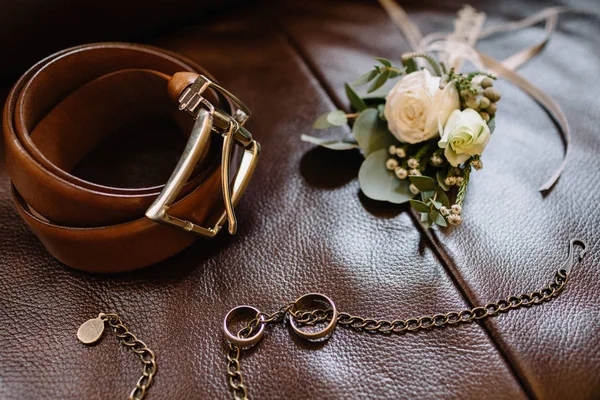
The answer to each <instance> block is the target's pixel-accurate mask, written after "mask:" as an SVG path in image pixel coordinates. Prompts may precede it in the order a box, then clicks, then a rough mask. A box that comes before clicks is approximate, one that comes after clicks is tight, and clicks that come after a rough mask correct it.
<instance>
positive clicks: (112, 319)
mask: <svg viewBox="0 0 600 400" xmlns="http://www.w3.org/2000/svg"><path fill="white" fill-rule="evenodd" d="M100 317H101V318H102V320H104V321H105V322H106V323H107V324H108V325H109V326H110V327H111V328H113V332H114V334H115V336H116V337H117V338H118V339H119V341H120V342H121V343H122V344H123V345H124V346H126V347H127V348H129V349H130V350H131V351H133V352H134V353H136V354H137V355H138V356H139V357H140V360H141V361H142V364H143V365H144V366H143V367H142V376H141V377H140V379H138V381H137V383H136V384H135V388H133V390H132V391H131V393H130V394H129V400H142V399H143V398H144V396H145V395H146V392H147V391H148V388H149V387H150V385H151V384H152V380H153V379H154V375H156V369H157V365H156V356H155V355H154V352H153V351H152V350H150V349H149V348H148V346H146V344H145V343H144V342H142V341H141V340H138V339H137V338H136V337H135V335H134V334H133V333H131V332H129V329H127V328H126V327H125V325H123V322H122V321H121V319H120V318H119V316H118V315H117V314H101V316H100Z"/></svg>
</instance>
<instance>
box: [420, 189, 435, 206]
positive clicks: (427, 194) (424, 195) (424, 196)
mask: <svg viewBox="0 0 600 400" xmlns="http://www.w3.org/2000/svg"><path fill="white" fill-rule="evenodd" d="M433 196H435V190H428V191H426V192H421V200H423V201H424V202H425V203H428V202H429V200H431V199H433Z"/></svg>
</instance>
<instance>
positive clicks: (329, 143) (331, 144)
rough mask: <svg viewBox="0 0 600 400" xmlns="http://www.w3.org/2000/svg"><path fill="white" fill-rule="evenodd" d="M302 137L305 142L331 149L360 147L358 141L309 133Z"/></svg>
mask: <svg viewBox="0 0 600 400" xmlns="http://www.w3.org/2000/svg"><path fill="white" fill-rule="evenodd" d="M300 139H301V140H303V141H304V142H308V143H312V144H316V145H318V146H322V147H326V148H328V149H331V150H352V149H357V148H358V143H356V142H353V141H348V140H344V139H323V138H318V137H314V136H309V135H302V136H300Z"/></svg>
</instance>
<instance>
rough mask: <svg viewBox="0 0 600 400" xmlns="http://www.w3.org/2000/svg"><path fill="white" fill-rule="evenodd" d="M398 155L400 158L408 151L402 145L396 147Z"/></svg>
mask: <svg viewBox="0 0 600 400" xmlns="http://www.w3.org/2000/svg"><path fill="white" fill-rule="evenodd" d="M396 157H398V158H404V157H406V151H405V150H404V149H403V148H402V147H397V148H396Z"/></svg>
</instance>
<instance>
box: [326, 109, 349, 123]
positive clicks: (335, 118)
mask: <svg viewBox="0 0 600 400" xmlns="http://www.w3.org/2000/svg"><path fill="white" fill-rule="evenodd" d="M327 121H328V122H329V123H330V124H331V125H333V126H342V125H346V124H347V123H348V117H347V116H346V113H345V112H344V111H342V110H333V111H331V112H330V113H329V114H327Z"/></svg>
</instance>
